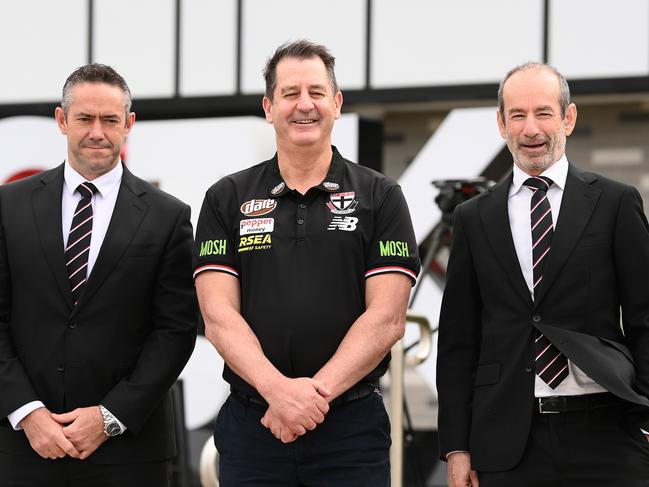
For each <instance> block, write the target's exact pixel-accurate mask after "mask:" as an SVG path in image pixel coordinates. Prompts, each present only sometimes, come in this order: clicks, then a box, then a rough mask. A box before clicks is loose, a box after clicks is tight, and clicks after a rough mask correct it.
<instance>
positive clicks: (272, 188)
mask: <svg viewBox="0 0 649 487" xmlns="http://www.w3.org/2000/svg"><path fill="white" fill-rule="evenodd" d="M331 150H332V152H333V155H332V156H331V164H330V165H329V172H328V173H327V176H326V177H325V178H324V180H323V181H322V182H321V183H320V184H318V185H317V186H315V188H317V189H320V190H322V191H326V192H327V193H335V192H337V191H340V189H341V188H342V185H343V178H344V176H345V164H344V159H343V156H341V155H340V152H338V149H336V147H335V146H333V145H332V146H331ZM267 185H268V192H269V194H270V196H271V197H272V198H279V197H280V196H283V195H285V194H286V193H288V192H289V191H290V190H291V189H290V188H289V187H288V185H287V184H286V182H285V181H284V179H283V178H282V175H281V174H280V172H279V163H278V161H277V153H275V156H274V157H273V158H272V159H271V160H270V165H269V170H268V177H267Z"/></svg>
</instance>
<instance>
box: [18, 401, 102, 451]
mask: <svg viewBox="0 0 649 487" xmlns="http://www.w3.org/2000/svg"><path fill="white" fill-rule="evenodd" d="M20 424H21V426H22V427H23V429H24V430H25V434H26V435H27V439H28V440H29V444H30V445H31V447H32V448H33V449H34V451H35V452H36V453H38V454H39V455H40V456H41V457H43V458H50V459H55V458H63V457H65V456H66V455H69V456H71V457H73V458H78V459H80V460H84V459H86V458H88V457H89V456H90V455H91V454H92V453H93V452H94V451H95V450H96V449H97V448H99V446H100V445H101V444H102V443H103V442H104V441H106V440H107V439H108V437H107V436H106V434H105V433H104V421H103V419H102V416H101V412H100V411H99V406H91V407H85V408H77V409H75V410H74V411H70V412H69V413H64V414H54V413H52V412H50V411H49V410H48V409H47V408H44V407H43V408H38V409H36V410H34V411H32V412H31V413H30V414H28V415H27V416H26V417H25V418H24V419H23V420H22V421H21V423H20Z"/></svg>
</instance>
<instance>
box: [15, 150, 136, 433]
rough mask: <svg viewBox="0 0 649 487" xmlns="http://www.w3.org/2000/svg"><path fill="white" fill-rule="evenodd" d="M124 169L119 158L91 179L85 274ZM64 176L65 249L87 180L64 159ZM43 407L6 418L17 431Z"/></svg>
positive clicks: (93, 258) (20, 410) (35, 404)
mask: <svg viewBox="0 0 649 487" xmlns="http://www.w3.org/2000/svg"><path fill="white" fill-rule="evenodd" d="M123 172H124V169H123V168H122V163H121V161H120V163H119V164H117V165H116V166H115V167H114V168H113V169H111V170H110V171H108V172H107V173H106V174H104V175H102V176H99V177H98V178H96V179H93V180H92V184H94V185H95V187H96V188H97V193H95V195H94V196H93V197H92V213H93V215H92V236H91V238H90V252H89V253H88V275H90V273H91V272H92V268H93V266H94V265H95V262H96V261H97V256H98V255H99V250H100V249H101V244H102V243H103V242H104V237H105V236H106V231H107V230H108V225H109V223H110V219H111V217H112V216H113V210H114V209H115V202H116V201H117V194H118V193H119V186H120V184H121V182H122V173H123ZM63 178H64V184H63V196H62V198H61V222H62V228H61V231H62V233H61V235H62V236H63V248H65V247H66V245H67V241H68V235H69V233H70V227H71V226H72V217H73V215H74V212H75V210H76V208H77V204H78V203H79V200H80V199H81V195H80V194H79V193H78V192H77V187H78V186H79V185H80V184H81V183H83V182H86V181H87V180H86V178H84V177H83V176H82V175H81V174H79V173H78V172H77V171H75V170H74V169H73V168H72V166H70V164H69V163H68V161H65V166H64V169H63ZM44 406H45V405H44V404H43V403H42V402H41V401H32V402H29V403H27V404H25V405H24V406H21V407H19V408H18V409H16V410H15V411H14V412H12V413H10V414H9V415H8V416H7V418H8V419H9V422H10V423H11V426H13V428H14V429H15V430H20V429H22V426H20V422H21V421H22V420H23V419H24V418H25V416H27V415H28V414H29V413H31V412H32V411H34V410H36V409H38V408H41V407H44ZM115 419H117V418H115ZM117 422H118V423H119V426H120V428H122V433H123V432H124V431H125V430H126V427H125V426H124V425H123V424H122V423H121V422H120V421H119V420H117Z"/></svg>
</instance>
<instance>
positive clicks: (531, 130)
mask: <svg viewBox="0 0 649 487" xmlns="http://www.w3.org/2000/svg"><path fill="white" fill-rule="evenodd" d="M538 134H539V126H538V123H537V120H536V118H535V117H534V114H529V115H528V116H527V117H526V118H525V126H524V127H523V135H525V137H529V138H532V137H535V136H536V135H538Z"/></svg>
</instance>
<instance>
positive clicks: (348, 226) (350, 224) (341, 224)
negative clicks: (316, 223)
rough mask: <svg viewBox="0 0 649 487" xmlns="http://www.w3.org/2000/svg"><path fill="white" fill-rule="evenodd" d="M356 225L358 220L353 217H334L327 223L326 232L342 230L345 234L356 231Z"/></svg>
mask: <svg viewBox="0 0 649 487" xmlns="http://www.w3.org/2000/svg"><path fill="white" fill-rule="evenodd" d="M357 223H358V218H356V217H355V216H345V217H343V216H335V217H333V219H332V220H331V223H329V226H328V227H327V230H344V231H346V232H351V231H353V230H356V224H357Z"/></svg>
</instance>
